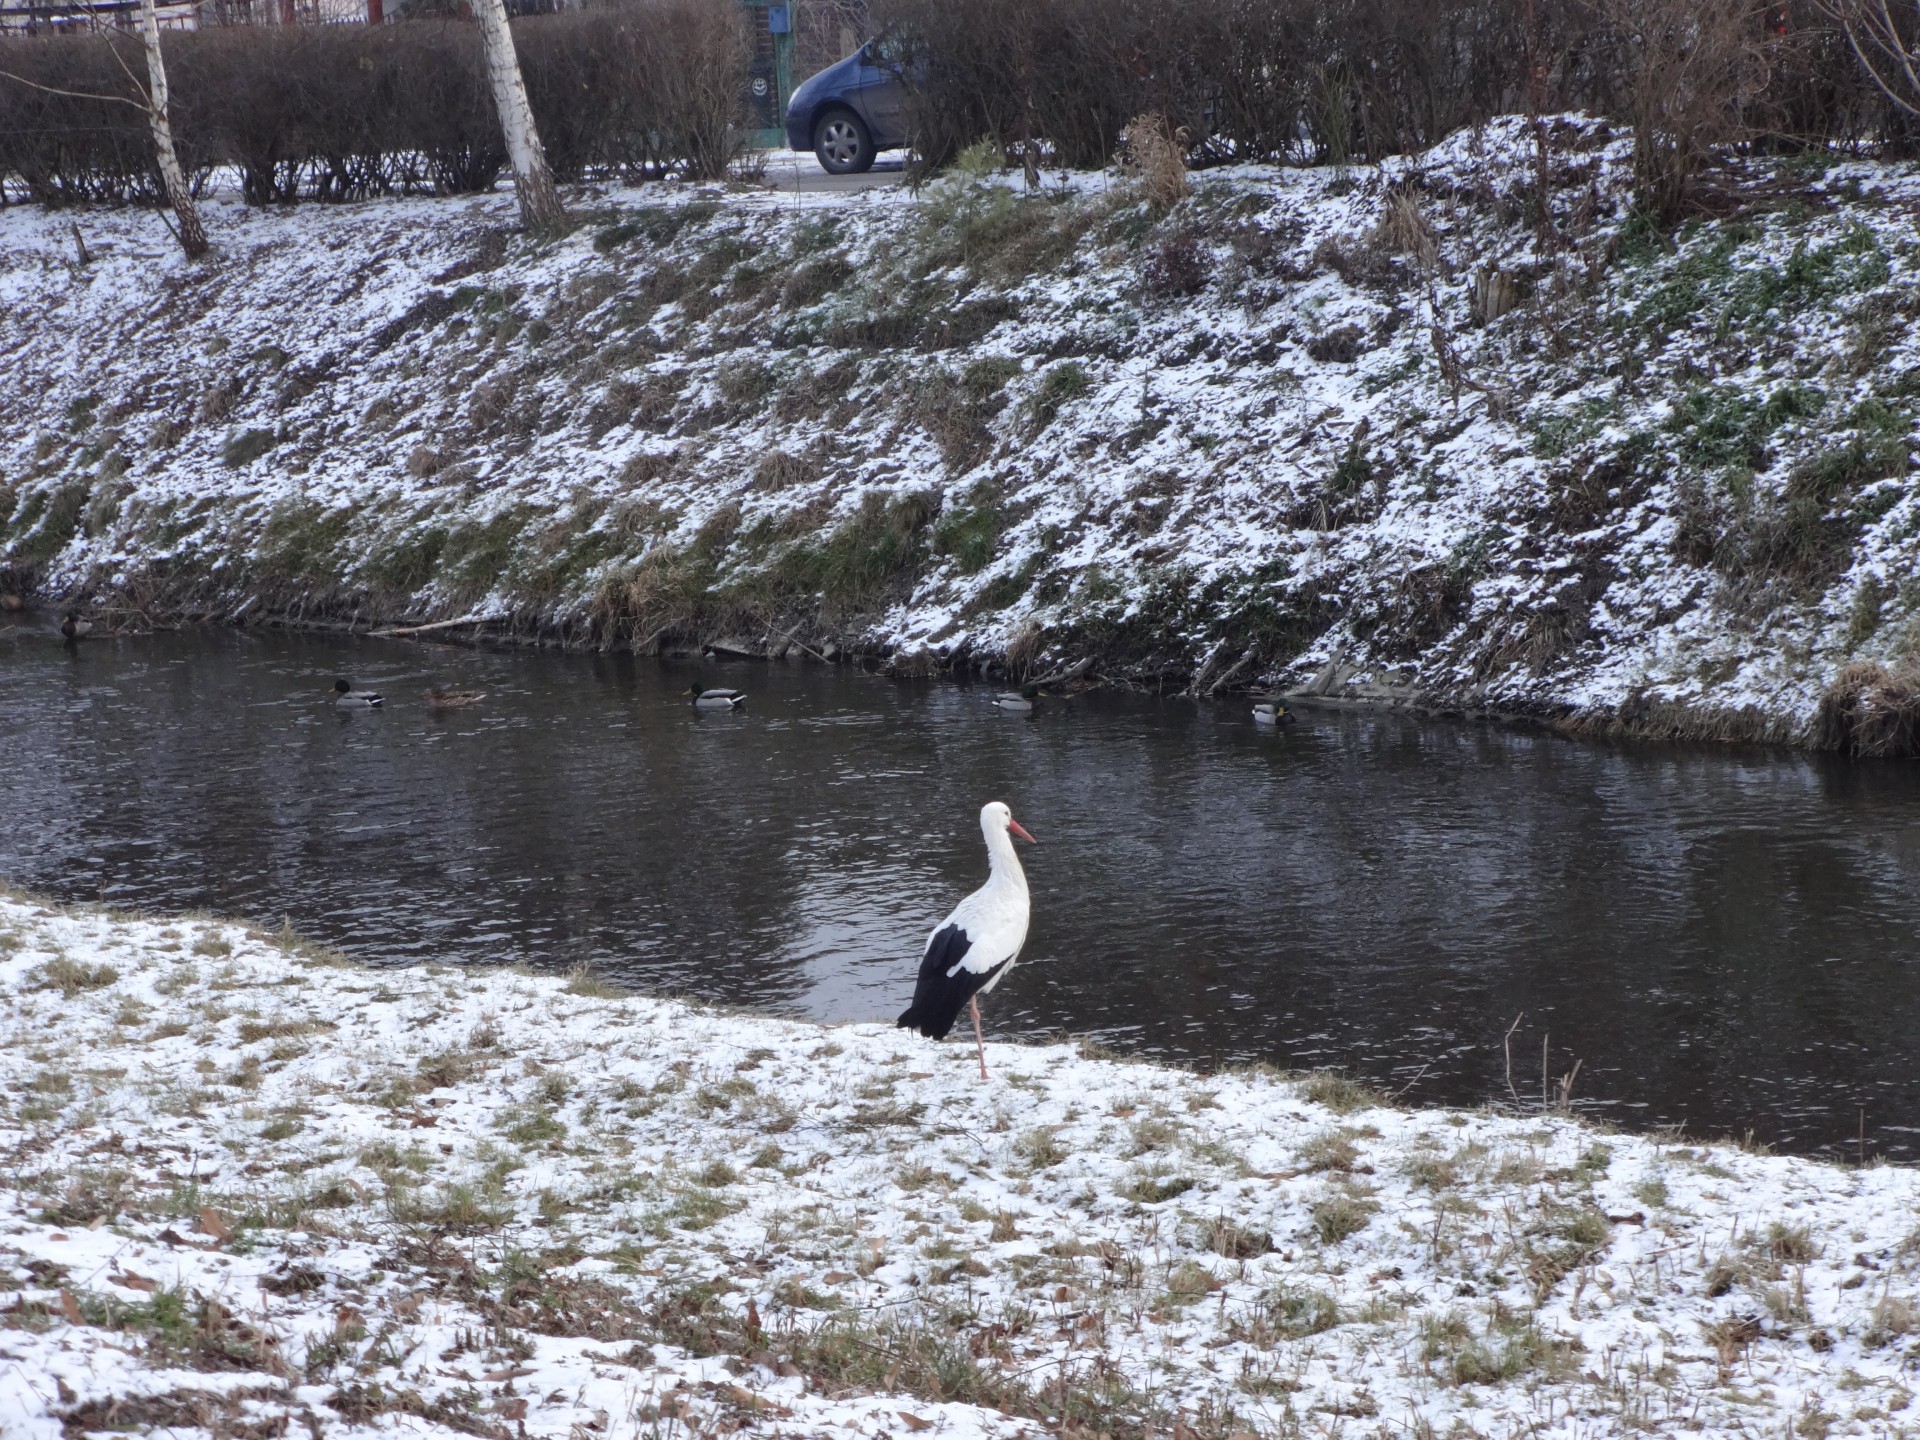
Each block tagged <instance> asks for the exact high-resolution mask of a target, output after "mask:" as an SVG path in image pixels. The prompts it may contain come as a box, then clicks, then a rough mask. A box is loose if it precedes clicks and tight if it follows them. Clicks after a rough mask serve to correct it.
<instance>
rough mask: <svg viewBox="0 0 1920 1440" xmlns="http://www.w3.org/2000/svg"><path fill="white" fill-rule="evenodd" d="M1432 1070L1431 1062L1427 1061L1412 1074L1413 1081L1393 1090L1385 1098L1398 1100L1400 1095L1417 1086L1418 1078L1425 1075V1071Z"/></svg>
mask: <svg viewBox="0 0 1920 1440" xmlns="http://www.w3.org/2000/svg"><path fill="white" fill-rule="evenodd" d="M1432 1068H1433V1061H1431V1060H1429V1061H1427V1063H1426V1064H1424V1065H1422V1066H1421V1067H1420V1068H1419V1069H1418V1070H1416V1071H1414V1072H1413V1079H1411V1080H1409V1081H1407V1083H1406V1084H1404V1085H1402V1086H1401V1087H1400V1088H1399V1089H1398V1090H1395V1091H1394V1092H1393V1093H1392V1094H1391V1095H1389V1096H1388V1097H1387V1098H1388V1099H1389V1100H1398V1099H1399V1098H1400V1097H1401V1096H1402V1095H1404V1094H1406V1093H1407V1091H1409V1090H1411V1089H1412V1088H1413V1087H1414V1086H1416V1085H1418V1084H1419V1083H1420V1077H1421V1076H1422V1075H1424V1074H1426V1073H1427V1071H1429V1070H1431V1069H1432Z"/></svg>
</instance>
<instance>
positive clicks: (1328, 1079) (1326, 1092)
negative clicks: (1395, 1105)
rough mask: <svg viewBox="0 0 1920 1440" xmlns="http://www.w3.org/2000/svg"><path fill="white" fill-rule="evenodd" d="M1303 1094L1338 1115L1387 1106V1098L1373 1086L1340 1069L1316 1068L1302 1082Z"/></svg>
mask: <svg viewBox="0 0 1920 1440" xmlns="http://www.w3.org/2000/svg"><path fill="white" fill-rule="evenodd" d="M1300 1096H1301V1098H1302V1099H1304V1100H1311V1101H1312V1102H1313V1103H1314V1104H1316V1105H1324V1106H1326V1107H1327V1109H1329V1110H1331V1111H1333V1113H1334V1114H1336V1115H1351V1114H1352V1113H1353V1112H1354V1111H1356V1110H1376V1109H1380V1108H1381V1107H1383V1106H1384V1105H1385V1104H1386V1103H1387V1102H1386V1097H1385V1096H1384V1095H1382V1094H1381V1093H1380V1092H1379V1091H1378V1090H1376V1089H1374V1088H1373V1087H1372V1086H1371V1085H1368V1084H1366V1083H1365V1082H1363V1081H1360V1080H1355V1079H1353V1078H1352V1077H1351V1076H1347V1075H1342V1074H1341V1073H1340V1072H1339V1071H1337V1070H1316V1071H1314V1072H1313V1073H1312V1074H1311V1075H1309V1076H1307V1078H1306V1079H1305V1080H1303V1081H1301V1082H1300Z"/></svg>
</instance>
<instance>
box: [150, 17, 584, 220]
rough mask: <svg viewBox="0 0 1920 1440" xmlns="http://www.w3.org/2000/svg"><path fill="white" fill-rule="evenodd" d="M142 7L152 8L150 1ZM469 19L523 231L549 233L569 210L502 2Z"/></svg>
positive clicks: (564, 217) (565, 216)
mask: <svg viewBox="0 0 1920 1440" xmlns="http://www.w3.org/2000/svg"><path fill="white" fill-rule="evenodd" d="M142 3H144V4H147V5H151V4H152V3H153V0H142ZM473 13H474V18H475V19H477V20H478V21H479V22H480V43H481V44H482V46H483V47H484V48H485V50H486V57H487V79H488V81H489V82H490V83H491V84H492V86H493V108H494V109H495V110H497V111H499V112H500V130H501V133H502V134H503V135H504V136H505V137H506V142H507V160H508V162H509V163H510V164H511V165H512V166H513V193H514V195H515V196H516V197H517V198H518V199H519V201H520V225H521V228H523V229H526V230H551V229H553V228H554V227H555V226H556V225H558V224H560V222H561V221H563V220H565V219H566V218H567V210H566V207H565V206H564V205H562V204H561V203H560V192H559V190H558V189H556V188H555V186H554V183H553V171H551V170H550V169H548V168H547V152H546V150H545V149H543V148H542V147H541V144H540V132H539V131H538V130H537V129H535V128H534V123H533V107H532V106H531V105H529V104H528V103H527V82H526V81H525V80H524V79H523V78H522V77H521V74H520V57H519V56H518V55H517V54H515V53H514V48H513V31H512V29H510V28H509V27H508V25H507V7H506V3H505V0H473Z"/></svg>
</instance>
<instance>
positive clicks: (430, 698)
mask: <svg viewBox="0 0 1920 1440" xmlns="http://www.w3.org/2000/svg"><path fill="white" fill-rule="evenodd" d="M486 698H487V696H486V692H485V691H483V690H440V689H430V690H428V691H427V694H426V701H427V708H428V709H429V710H464V709H465V708H466V707H467V706H469V705H473V704H476V703H478V702H479V701H481V700H484V699H486Z"/></svg>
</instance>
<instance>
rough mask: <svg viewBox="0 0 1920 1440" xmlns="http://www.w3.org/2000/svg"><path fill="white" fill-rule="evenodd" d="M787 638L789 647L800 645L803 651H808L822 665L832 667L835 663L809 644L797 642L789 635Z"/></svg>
mask: <svg viewBox="0 0 1920 1440" xmlns="http://www.w3.org/2000/svg"><path fill="white" fill-rule="evenodd" d="M785 638H786V642H787V643H788V644H789V645H798V646H799V647H800V648H801V649H802V650H804V651H806V652H807V654H809V655H811V656H812V657H813V658H814V659H816V660H818V661H819V662H820V663H821V664H822V665H831V664H832V663H833V662H832V661H831V660H829V659H827V657H826V656H824V655H822V654H821V653H820V652H819V651H818V650H816V649H814V648H813V647H812V646H811V645H809V644H807V642H806V641H804V640H796V639H794V637H793V636H792V635H791V634H789V635H787V636H786V637H785Z"/></svg>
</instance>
